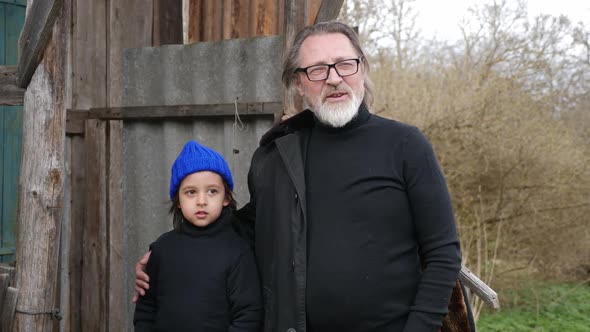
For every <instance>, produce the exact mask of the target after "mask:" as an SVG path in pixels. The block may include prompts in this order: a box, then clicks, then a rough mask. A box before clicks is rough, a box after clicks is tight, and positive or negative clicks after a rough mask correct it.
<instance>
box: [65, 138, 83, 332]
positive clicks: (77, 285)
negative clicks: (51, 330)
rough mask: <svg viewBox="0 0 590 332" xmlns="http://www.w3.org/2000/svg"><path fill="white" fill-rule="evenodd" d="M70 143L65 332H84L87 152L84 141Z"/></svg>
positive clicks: (77, 139) (75, 140) (72, 139)
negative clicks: (83, 262) (83, 251)
mask: <svg viewBox="0 0 590 332" xmlns="http://www.w3.org/2000/svg"><path fill="white" fill-rule="evenodd" d="M69 140H70V150H71V157H70V159H69V160H70V169H71V172H70V173H69V175H70V178H69V182H70V194H71V196H72V199H71V203H70V204H71V205H70V215H69V219H70V224H69V234H67V235H68V238H69V240H68V242H69V249H70V250H69V253H68V260H69V262H68V274H69V284H68V286H69V288H68V289H64V290H63V291H64V292H67V293H66V294H64V297H67V298H68V306H67V308H64V310H66V309H69V310H67V311H64V314H65V315H66V316H65V322H64V329H65V330H66V331H81V328H82V325H81V317H80V315H81V312H80V306H81V294H83V293H82V265H81V262H82V261H83V257H82V238H83V232H84V228H83V222H82V221H83V220H84V218H85V215H86V209H85V204H86V183H85V182H86V154H85V149H84V138H83V137H80V136H73V137H70V138H69Z"/></svg>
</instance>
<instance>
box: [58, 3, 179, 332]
mask: <svg viewBox="0 0 590 332" xmlns="http://www.w3.org/2000/svg"><path fill="white" fill-rule="evenodd" d="M75 3H76V6H75V8H76V11H75V13H74V22H73V25H72V26H73V29H72V48H71V49H72V66H71V72H72V102H71V109H74V110H79V109H89V108H97V107H111V106H118V105H120V104H121V100H122V95H123V77H122V72H123V70H122V59H123V50H124V49H126V48H136V47H144V46H151V45H152V42H153V41H152V38H153V36H156V37H157V38H156V40H157V43H166V42H168V41H169V40H170V37H169V36H168V35H165V33H166V30H158V29H156V30H153V29H154V25H153V24H152V21H153V19H152V17H153V14H154V12H155V13H159V12H160V11H161V10H162V7H161V6H160V7H157V8H156V7H155V6H153V2H152V1H150V0H127V1H108V0H97V1H81V0H75ZM175 3H176V6H179V7H180V1H179V0H177V1H174V2H170V1H168V4H169V5H170V6H171V7H174V6H175ZM158 4H161V1H160V2H158ZM159 22H161V25H163V26H165V25H166V24H165V23H166V22H167V21H166V20H160V21H159ZM179 24H180V22H179ZM178 29H180V28H178ZM160 33H161V34H160ZM78 129H82V130H79V133H78V134H71V135H69V136H68V147H69V149H68V151H69V152H70V164H71V168H70V178H69V179H70V184H71V187H70V192H69V195H68V197H70V201H69V207H70V211H69V213H68V218H69V220H67V221H65V223H66V224H68V225H69V228H68V236H67V238H65V239H64V241H66V242H67V243H68V244H69V251H70V254H69V256H68V257H67V260H68V265H69V267H68V272H69V273H68V275H69V279H62V283H64V287H62V290H63V293H62V299H63V301H64V303H62V307H67V309H68V315H67V319H66V320H64V323H62V328H61V329H62V330H63V331H115V330H121V329H125V328H126V327H127V326H129V325H130V319H131V317H129V315H128V310H127V308H128V306H129V304H128V303H129V300H130V299H129V298H128V297H127V296H124V294H128V293H129V291H128V289H129V287H131V285H129V284H128V282H127V273H126V271H125V270H126V265H125V264H127V263H126V262H124V261H123V259H124V258H125V253H126V243H125V232H126V230H125V229H124V228H123V227H124V226H123V225H124V222H123V219H122V212H123V192H122V177H123V173H122V172H123V166H122V162H123V160H122V157H123V156H122V134H123V124H122V122H121V121H119V120H97V119H94V120H86V121H84V122H83V127H82V128H79V124H78ZM79 134H83V135H79ZM65 259H66V257H64V260H65ZM64 272H65V271H64ZM68 286H69V287H68ZM123 327H125V328H123Z"/></svg>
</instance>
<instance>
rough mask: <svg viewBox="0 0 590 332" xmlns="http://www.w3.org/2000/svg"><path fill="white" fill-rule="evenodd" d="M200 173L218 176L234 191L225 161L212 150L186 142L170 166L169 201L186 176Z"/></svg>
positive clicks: (193, 142) (192, 142) (195, 143)
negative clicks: (210, 173) (209, 172)
mask: <svg viewBox="0 0 590 332" xmlns="http://www.w3.org/2000/svg"><path fill="white" fill-rule="evenodd" d="M201 171H211V172H215V173H217V174H219V175H220V176H221V178H223V179H224V180H225V182H227V185H228V186H229V188H230V189H231V190H233V189H234V181H233V180H232V177H231V171H230V170H229V166H228V165H227V162H226V161H225V159H223V157H222V156H221V155H220V154H219V153H217V152H216V151H215V150H213V149H210V148H208V147H206V146H203V145H200V144H199V143H197V142H195V141H188V142H186V144H185V145H184V148H182V151H181V152H180V154H179V155H178V158H176V160H175V161H174V164H172V176H171V177H170V199H174V194H176V191H177V190H178V187H179V186H180V183H181V182H182V180H183V179H184V178H185V177H186V176H187V175H190V174H192V173H195V172H201Z"/></svg>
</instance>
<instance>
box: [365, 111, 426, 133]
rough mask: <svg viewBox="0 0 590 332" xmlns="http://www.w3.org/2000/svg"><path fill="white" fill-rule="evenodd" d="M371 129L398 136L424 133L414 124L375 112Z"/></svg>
mask: <svg viewBox="0 0 590 332" xmlns="http://www.w3.org/2000/svg"><path fill="white" fill-rule="evenodd" d="M370 130H371V131H373V132H380V134H387V133H389V134H393V135H394V136H396V137H408V136H415V135H419V136H420V135H422V132H421V131H420V129H418V127H416V126H414V125H412V124H409V123H405V122H401V121H398V120H394V119H389V118H384V117H382V116H379V115H378V114H373V115H372V116H371V121H370Z"/></svg>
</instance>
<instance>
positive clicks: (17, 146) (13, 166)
mask: <svg viewBox="0 0 590 332" xmlns="http://www.w3.org/2000/svg"><path fill="white" fill-rule="evenodd" d="M26 3H27V1H26V0H0V65H16V64H17V63H18V36H19V34H20V31H21V30H22V27H23V23H24V21H25V5H26ZM22 119H23V117H22V107H21V106H0V147H1V148H0V262H8V261H11V260H14V246H15V243H14V239H15V224H16V208H17V202H18V192H17V190H18V173H19V167H20V158H21V143H22V128H23V125H22V122H23V120H22Z"/></svg>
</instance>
